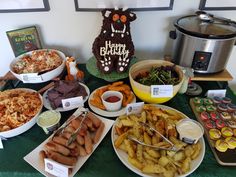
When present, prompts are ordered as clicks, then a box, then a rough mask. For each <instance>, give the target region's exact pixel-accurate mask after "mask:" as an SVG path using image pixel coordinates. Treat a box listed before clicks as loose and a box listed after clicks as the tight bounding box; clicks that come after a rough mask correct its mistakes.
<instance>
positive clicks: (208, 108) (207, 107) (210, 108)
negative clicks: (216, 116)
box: [206, 105, 216, 112]
mask: <svg viewBox="0 0 236 177" xmlns="http://www.w3.org/2000/svg"><path fill="white" fill-rule="evenodd" d="M206 110H207V112H212V111H216V107H215V106H213V105H207V106H206Z"/></svg>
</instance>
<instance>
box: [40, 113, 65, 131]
mask: <svg viewBox="0 0 236 177" xmlns="http://www.w3.org/2000/svg"><path fill="white" fill-rule="evenodd" d="M60 119H61V113H60V112H58V111H54V110H48V111H45V112H43V113H41V114H40V115H39V117H38V119H37V124H38V126H40V127H42V129H43V130H44V132H45V133H46V134H48V133H50V132H53V131H54V130H56V129H57V128H58V127H59V125H60Z"/></svg>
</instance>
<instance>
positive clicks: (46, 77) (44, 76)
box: [10, 49, 66, 83]
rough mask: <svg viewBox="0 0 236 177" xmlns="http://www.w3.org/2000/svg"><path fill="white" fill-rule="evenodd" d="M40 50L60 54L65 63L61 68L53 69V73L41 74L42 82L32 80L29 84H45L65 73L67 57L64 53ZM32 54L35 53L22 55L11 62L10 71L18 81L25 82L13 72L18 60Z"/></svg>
mask: <svg viewBox="0 0 236 177" xmlns="http://www.w3.org/2000/svg"><path fill="white" fill-rule="evenodd" d="M39 50H41V51H45V50H46V51H47V50H53V51H56V52H57V53H58V54H59V56H60V57H61V59H62V60H63V61H62V64H61V65H60V66H58V67H57V68H55V69H53V70H51V71H48V72H46V73H44V74H41V75H40V76H41V78H42V81H39V80H32V81H29V82H28V83H43V82H47V81H50V80H52V79H53V78H55V77H57V76H59V75H60V74H61V73H62V71H63V69H64V67H65V61H66V56H65V54H64V53H62V52H61V51H59V50H54V49H39ZM32 52H33V51H30V52H27V53H24V54H22V55H20V56H18V57H16V58H15V59H14V60H13V61H12V62H11V64H10V71H11V73H12V74H13V75H14V76H15V77H16V78H17V79H19V80H21V81H23V80H22V77H21V75H20V74H17V73H15V72H14V71H13V70H12V68H13V65H14V64H15V63H16V62H17V61H18V60H20V59H21V58H22V57H23V56H24V55H31V54H32Z"/></svg>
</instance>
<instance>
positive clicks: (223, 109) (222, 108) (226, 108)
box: [217, 103, 228, 112]
mask: <svg viewBox="0 0 236 177" xmlns="http://www.w3.org/2000/svg"><path fill="white" fill-rule="evenodd" d="M217 109H218V110H219V111H220V112H226V111H227V110H228V107H227V105H226V104H224V103H221V104H218V105H217Z"/></svg>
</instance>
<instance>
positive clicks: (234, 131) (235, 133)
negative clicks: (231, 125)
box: [233, 128, 236, 137]
mask: <svg viewBox="0 0 236 177" xmlns="http://www.w3.org/2000/svg"><path fill="white" fill-rule="evenodd" d="M233 133H234V136H235V137H236V128H235V129H233Z"/></svg>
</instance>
